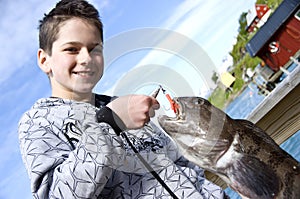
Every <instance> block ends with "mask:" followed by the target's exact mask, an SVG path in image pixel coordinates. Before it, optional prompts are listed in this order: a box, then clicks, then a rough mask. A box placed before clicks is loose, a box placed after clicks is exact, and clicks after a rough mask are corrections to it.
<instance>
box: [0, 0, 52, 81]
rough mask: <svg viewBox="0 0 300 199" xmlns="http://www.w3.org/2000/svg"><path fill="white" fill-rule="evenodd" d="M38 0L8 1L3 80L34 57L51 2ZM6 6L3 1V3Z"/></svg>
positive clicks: (1, 25)
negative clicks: (39, 25) (39, 30)
mask: <svg viewBox="0 0 300 199" xmlns="http://www.w3.org/2000/svg"><path fill="white" fill-rule="evenodd" d="M50 3H51V4H53V2H50V1H43V3H41V2H39V1H35V0H29V1H22V0H15V1H8V0H7V1H5V2H4V4H3V7H2V8H1V10H2V12H1V14H0V19H1V21H0V30H1V32H0V39H1V53H0V60H1V62H0V74H1V75H0V83H2V82H4V81H5V80H6V79H7V78H8V77H9V76H11V75H12V74H13V73H14V72H15V71H17V70H18V69H19V68H20V67H22V66H23V65H24V63H26V62H28V61H29V60H30V59H32V58H33V57H34V59H35V51H36V49H37V46H38V35H37V27H38V20H39V19H40V17H41V16H43V13H44V11H45V10H47V8H48V7H49V5H50ZM1 6H2V5H1Z"/></svg>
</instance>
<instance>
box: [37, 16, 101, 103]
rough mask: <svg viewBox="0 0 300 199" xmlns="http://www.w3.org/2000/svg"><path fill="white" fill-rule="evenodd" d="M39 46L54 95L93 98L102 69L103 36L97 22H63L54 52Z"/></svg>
mask: <svg viewBox="0 0 300 199" xmlns="http://www.w3.org/2000/svg"><path fill="white" fill-rule="evenodd" d="M41 51H43V50H41V49H40V50H39V53H38V56H39V64H40V67H41V68H42V69H43V71H44V72H46V73H48V75H49V78H50V82H51V86H52V95H53V96H55V97H62V98H68V99H76V100H82V99H79V98H90V97H91V95H92V89H93V88H94V86H95V85H96V83H97V82H98V81H99V80H100V78H101V77H102V73H103V54H102V40H101V37H100V32H99V30H97V29H96V27H95V26H93V25H92V24H90V23H88V22H87V21H84V20H82V19H79V18H72V19H70V20H67V21H66V22H64V23H63V24H62V25H61V27H60V28H59V33H58V38H57V39H56V41H55V42H54V43H53V45H52V54H51V55H49V54H47V53H45V52H44V51H43V52H41Z"/></svg>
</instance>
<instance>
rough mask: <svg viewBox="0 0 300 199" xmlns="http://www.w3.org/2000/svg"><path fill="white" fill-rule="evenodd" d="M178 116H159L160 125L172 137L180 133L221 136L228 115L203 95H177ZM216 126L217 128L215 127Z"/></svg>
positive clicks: (175, 100) (175, 99)
mask: <svg viewBox="0 0 300 199" xmlns="http://www.w3.org/2000/svg"><path fill="white" fill-rule="evenodd" d="M173 100H174V102H175V103H176V104H177V106H176V107H177V110H176V116H175V117H169V116H167V115H162V116H159V117H158V122H159V124H160V126H161V127H162V128H163V129H164V130H165V131H166V132H167V133H168V134H169V135H171V136H172V137H177V136H179V135H192V136H198V135H209V136H210V137H216V136H217V137H218V136H220V130H222V129H223V127H224V123H225V121H226V119H228V118H227V117H228V116H227V115H226V114H225V113H224V112H223V111H221V110H219V109H218V108H216V107H215V106H213V105H212V104H211V103H210V102H209V101H208V100H206V99H204V98H201V97H175V98H174V99H173ZM214 127H216V128H214Z"/></svg>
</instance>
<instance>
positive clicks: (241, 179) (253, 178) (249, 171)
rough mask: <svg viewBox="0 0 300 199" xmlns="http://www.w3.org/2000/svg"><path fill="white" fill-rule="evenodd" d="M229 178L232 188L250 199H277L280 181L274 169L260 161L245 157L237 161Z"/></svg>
mask: <svg viewBox="0 0 300 199" xmlns="http://www.w3.org/2000/svg"><path fill="white" fill-rule="evenodd" d="M231 168H232V169H231V170H230V172H229V174H228V177H229V178H230V179H231V181H232V184H231V187H232V188H233V189H234V190H236V191H237V192H238V193H241V194H242V195H244V196H246V197H248V198H264V199H269V198H270V199H271V198H275V196H276V195H277V194H278V192H279V189H280V185H281V184H280V179H279V178H278V176H277V175H276V173H275V172H274V170H273V169H272V168H270V167H269V166H268V165H266V164H265V163H264V162H262V161H260V160H259V159H257V158H255V157H253V156H250V155H243V157H242V158H241V159H240V160H238V161H236V162H235V163H234V164H233V165H232V167H231Z"/></svg>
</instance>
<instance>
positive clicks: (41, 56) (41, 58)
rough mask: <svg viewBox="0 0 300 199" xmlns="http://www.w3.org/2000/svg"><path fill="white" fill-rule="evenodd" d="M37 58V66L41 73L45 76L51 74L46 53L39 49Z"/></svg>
mask: <svg viewBox="0 0 300 199" xmlns="http://www.w3.org/2000/svg"><path fill="white" fill-rule="evenodd" d="M37 58H38V65H39V67H40V68H41V70H42V71H44V73H46V74H48V75H49V74H50V73H51V67H50V63H49V55H48V53H46V52H45V51H44V50H43V49H41V48H40V49H39V50H38V52H37Z"/></svg>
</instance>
